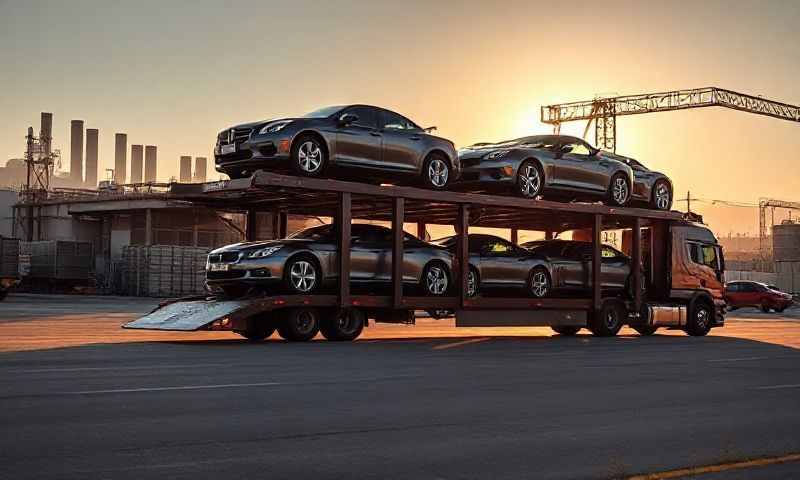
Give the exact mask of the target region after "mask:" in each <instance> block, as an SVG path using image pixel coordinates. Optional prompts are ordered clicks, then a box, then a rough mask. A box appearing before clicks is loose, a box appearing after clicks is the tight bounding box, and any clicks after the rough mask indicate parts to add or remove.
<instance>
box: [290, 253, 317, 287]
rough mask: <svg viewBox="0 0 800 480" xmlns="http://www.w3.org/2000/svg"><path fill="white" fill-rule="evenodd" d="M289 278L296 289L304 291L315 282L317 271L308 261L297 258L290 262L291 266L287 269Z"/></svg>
mask: <svg viewBox="0 0 800 480" xmlns="http://www.w3.org/2000/svg"><path fill="white" fill-rule="evenodd" d="M289 279H290V281H291V282H292V287H293V288H294V289H295V290H296V291H298V292H301V293H306V292H310V291H311V290H312V289H313V288H314V285H315V284H316V283H317V272H316V271H315V270H314V265H312V264H311V263H310V262H308V261H306V260H298V261H297V262H295V263H294V264H292V268H291V270H290V271H289Z"/></svg>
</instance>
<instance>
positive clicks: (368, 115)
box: [342, 107, 378, 129]
mask: <svg viewBox="0 0 800 480" xmlns="http://www.w3.org/2000/svg"><path fill="white" fill-rule="evenodd" d="M348 113H351V114H353V115H355V116H357V117H358V120H356V121H355V122H353V123H352V125H353V126H356V127H362V128H371V129H374V128H376V127H377V125H378V112H377V111H375V109H374V108H369V107H352V108H348V109H347V110H345V111H344V112H342V115H345V114H348Z"/></svg>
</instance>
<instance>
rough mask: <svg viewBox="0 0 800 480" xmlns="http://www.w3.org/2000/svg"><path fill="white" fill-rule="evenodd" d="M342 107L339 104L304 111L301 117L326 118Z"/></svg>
mask: <svg viewBox="0 0 800 480" xmlns="http://www.w3.org/2000/svg"><path fill="white" fill-rule="evenodd" d="M342 108H344V107H343V106H341V105H334V106H332V107H323V108H319V109H317V110H314V111H313V112H308V113H306V114H305V115H303V118H328V117H330V116H331V115H333V114H334V113H336V112H338V111H339V110H341V109H342Z"/></svg>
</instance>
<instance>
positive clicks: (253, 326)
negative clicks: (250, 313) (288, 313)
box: [235, 315, 275, 342]
mask: <svg viewBox="0 0 800 480" xmlns="http://www.w3.org/2000/svg"><path fill="white" fill-rule="evenodd" d="M235 332H236V333H238V334H239V335H241V336H243V337H244V338H246V339H248V340H250V341H251V342H258V341H261V340H264V339H266V338H269V337H270V336H272V334H273V333H275V322H274V321H273V319H272V318H265V317H262V316H261V315H256V316H255V317H251V318H249V319H247V328H246V329H245V330H235Z"/></svg>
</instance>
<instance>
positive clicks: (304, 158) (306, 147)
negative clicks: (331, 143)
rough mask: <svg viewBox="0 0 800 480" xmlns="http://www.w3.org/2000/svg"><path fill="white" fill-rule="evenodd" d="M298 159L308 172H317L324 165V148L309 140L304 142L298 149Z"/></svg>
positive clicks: (303, 168) (301, 166)
mask: <svg viewBox="0 0 800 480" xmlns="http://www.w3.org/2000/svg"><path fill="white" fill-rule="evenodd" d="M297 161H298V163H299V164H300V168H301V169H302V170H303V171H304V172H306V173H316V172H317V171H318V170H319V169H320V167H321V166H322V149H321V148H319V145H317V144H316V143H314V142H313V141H311V140H309V141H307V142H303V144H302V145H300V148H299V149H298V150H297Z"/></svg>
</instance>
